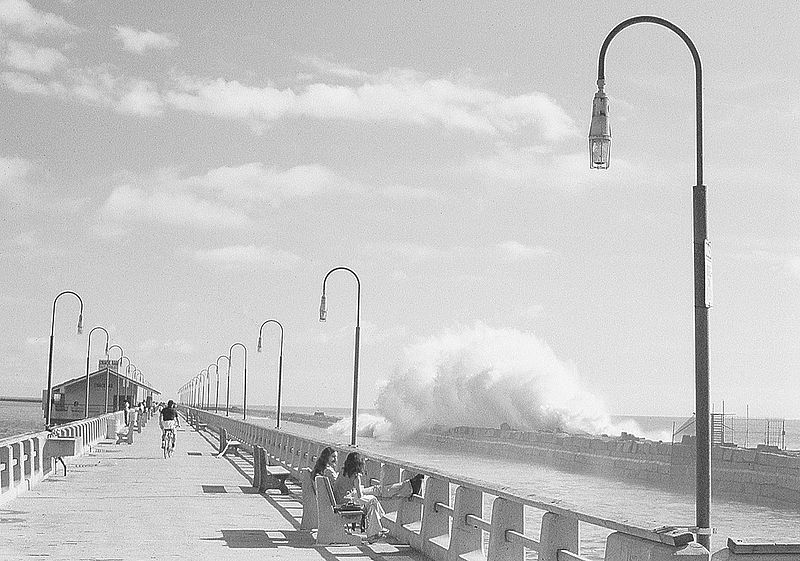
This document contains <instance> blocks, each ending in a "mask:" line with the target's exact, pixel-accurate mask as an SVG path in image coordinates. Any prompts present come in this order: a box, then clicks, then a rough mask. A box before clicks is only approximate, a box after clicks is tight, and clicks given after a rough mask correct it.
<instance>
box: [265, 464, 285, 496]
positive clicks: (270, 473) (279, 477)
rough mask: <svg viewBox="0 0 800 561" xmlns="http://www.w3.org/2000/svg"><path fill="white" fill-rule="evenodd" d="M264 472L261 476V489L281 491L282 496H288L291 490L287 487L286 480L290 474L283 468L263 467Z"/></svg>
mask: <svg viewBox="0 0 800 561" xmlns="http://www.w3.org/2000/svg"><path fill="white" fill-rule="evenodd" d="M263 470H264V472H263V473H262V475H261V487H263V488H264V489H280V492H281V495H288V494H289V488H288V487H287V486H286V478H287V477H289V475H290V472H289V470H288V469H286V468H285V467H281V466H263Z"/></svg>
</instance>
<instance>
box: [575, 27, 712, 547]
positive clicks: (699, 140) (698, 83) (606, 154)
mask: <svg viewBox="0 0 800 561" xmlns="http://www.w3.org/2000/svg"><path fill="white" fill-rule="evenodd" d="M637 23H654V24H657V25H661V26H663V27H666V28H667V29H669V30H671V31H673V32H675V33H676V34H677V35H678V36H679V37H680V38H681V39H683V42H684V43H686V46H687V47H689V51H691V54H692V58H693V59H694V69H695V124H696V131H695V134H696V144H695V148H696V159H697V162H696V171H697V182H696V185H695V186H694V188H693V198H692V200H693V205H692V208H693V217H694V345H695V422H696V428H697V459H696V462H697V463H696V466H695V472H696V498H695V513H696V516H697V521H696V524H697V528H696V532H697V541H698V542H699V543H700V544H701V545H703V546H704V547H705V548H706V549H709V548H710V545H711V528H710V525H711V428H710V426H709V419H710V406H709V359H708V309H709V308H710V307H711V300H712V292H711V244H710V242H709V241H708V238H707V235H708V229H707V223H708V221H707V213H706V186H705V185H703V73H702V68H701V65H700V55H699V54H698V53H697V49H696V48H695V46H694V43H692V40H691V39H689V36H688V35H686V33H684V32H683V31H682V30H681V29H680V28H679V27H678V26H676V25H675V24H673V23H671V22H669V21H667V20H665V19H662V18H659V17H655V16H638V17H634V18H630V19H627V20H625V21H623V22H622V23H620V24H619V25H617V26H616V27H615V28H614V29H612V30H611V32H610V33H609V34H608V36H607V37H606V40H605V41H604V42H603V46H602V47H601V48H600V58H599V62H598V66H597V88H598V90H597V93H596V94H595V95H594V102H593V107H592V124H591V127H590V128H589V157H590V167H592V168H599V169H605V168H607V167H608V165H609V161H610V156H611V125H610V123H609V122H608V99H607V98H606V95H605V92H604V91H603V88H604V86H605V56H606V50H607V49H608V45H609V44H610V43H611V40H612V39H613V38H614V37H615V36H616V35H617V33H619V32H620V31H622V30H623V29H625V28H626V27H629V26H631V25H634V24H637Z"/></svg>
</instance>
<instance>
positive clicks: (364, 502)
mask: <svg viewBox="0 0 800 561" xmlns="http://www.w3.org/2000/svg"><path fill="white" fill-rule="evenodd" d="M364 468H365V465H364V459H363V458H362V457H361V454H359V453H358V452H350V453H349V454H348V455H347V458H345V460H344V467H342V472H341V473H340V474H339V476H338V477H337V478H336V482H335V483H334V485H333V496H334V499H335V500H336V504H344V503H348V502H352V503H356V504H359V505H361V506H363V507H364V508H365V510H366V518H367V541H368V542H374V541H376V540H378V539H380V538H383V537H385V536H386V534H388V533H389V531H388V530H386V529H385V528H384V527H383V525H382V524H381V518H382V517H383V516H384V514H385V512H384V510H383V507H382V506H381V503H380V502H379V501H378V497H376V496H375V495H374V494H372V493H374V492H375V487H364V485H363V484H362V480H361V478H362V475H363V474H364Z"/></svg>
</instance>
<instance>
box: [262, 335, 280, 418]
mask: <svg viewBox="0 0 800 561" xmlns="http://www.w3.org/2000/svg"><path fill="white" fill-rule="evenodd" d="M268 323H274V324H276V325H277V326H278V327H280V329H281V346H280V351H279V354H278V408H277V412H276V416H277V421H276V422H275V428H276V429H279V428H281V380H282V378H283V326H282V325H281V322H279V321H278V320H276V319H268V320H267V321H265V322H264V323H262V324H261V327H260V328H259V329H258V349H257V351H258V352H259V353H260V352H261V331H262V330H263V329H264V326H265V325H267V324H268Z"/></svg>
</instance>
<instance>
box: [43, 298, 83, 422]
mask: <svg viewBox="0 0 800 561" xmlns="http://www.w3.org/2000/svg"><path fill="white" fill-rule="evenodd" d="M64 294H72V295H73V296H75V297H76V298H77V299H78V301H79V302H80V303H81V311H80V314H79V315H78V333H79V334H80V333H81V330H82V329H83V300H82V299H81V297H80V296H78V294H77V293H75V292H72V291H71V290H65V291H64V292H61V293H60V294H59V295H58V296H56V297H55V300H53V320H52V322H51V323H50V352H49V354H48V358H47V404H46V405H45V416H44V424H45V427H47V428H48V429H49V428H50V417H51V410H52V408H53V340H54V334H55V326H56V302H58V299H59V298H61V297H62V296H63V295H64Z"/></svg>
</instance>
